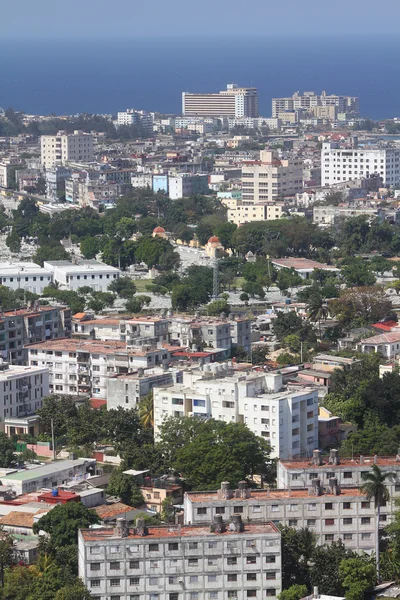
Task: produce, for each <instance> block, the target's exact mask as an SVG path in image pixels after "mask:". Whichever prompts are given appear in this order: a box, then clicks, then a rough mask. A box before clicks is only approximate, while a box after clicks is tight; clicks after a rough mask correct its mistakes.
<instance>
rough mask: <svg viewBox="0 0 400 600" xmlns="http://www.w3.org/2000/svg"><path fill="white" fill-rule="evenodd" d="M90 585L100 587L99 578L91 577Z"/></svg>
mask: <svg viewBox="0 0 400 600" xmlns="http://www.w3.org/2000/svg"><path fill="white" fill-rule="evenodd" d="M90 587H100V579H92V580H91V582H90Z"/></svg>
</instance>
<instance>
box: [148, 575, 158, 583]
mask: <svg viewBox="0 0 400 600" xmlns="http://www.w3.org/2000/svg"><path fill="white" fill-rule="evenodd" d="M149 584H150V585H158V577H149Z"/></svg>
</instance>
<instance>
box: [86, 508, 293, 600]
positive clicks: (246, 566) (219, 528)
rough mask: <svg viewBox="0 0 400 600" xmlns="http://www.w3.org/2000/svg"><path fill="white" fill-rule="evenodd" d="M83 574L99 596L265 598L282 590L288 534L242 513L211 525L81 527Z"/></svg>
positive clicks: (125, 599)
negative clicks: (283, 544)
mask: <svg viewBox="0 0 400 600" xmlns="http://www.w3.org/2000/svg"><path fill="white" fill-rule="evenodd" d="M78 555H79V558H78V564H79V576H80V577H81V578H82V580H83V582H84V583H85V585H86V586H87V587H88V589H89V590H90V591H91V593H92V594H93V598H94V600H110V599H111V600H117V599H119V600H131V599H132V598H135V600H185V599H187V600H227V599H228V598H229V599H237V600H247V598H254V599H258V600H263V599H264V598H266V597H269V598H277V597H278V595H279V594H280V591H281V579H282V575H281V539H280V533H279V530H278V529H277V528H276V527H275V525H273V524H272V523H266V524H259V525H258V524H257V525H256V524H253V523H246V524H244V523H243V522H242V520H241V516H240V515H235V517H234V518H233V519H232V520H231V521H230V522H227V523H225V522H224V521H223V520H222V519H221V518H220V516H218V517H217V518H216V519H215V522H214V523H212V524H211V526H210V525H209V524H208V526H198V527H196V526H188V525H185V526H178V527H172V528H171V527H149V528H147V527H146V526H145V525H144V521H143V520H142V519H138V520H137V521H136V527H134V528H133V529H130V528H128V526H127V524H126V521H125V520H124V519H119V520H118V521H117V526H116V527H115V528H114V529H107V528H102V529H87V530H81V531H80V532H79V541H78Z"/></svg>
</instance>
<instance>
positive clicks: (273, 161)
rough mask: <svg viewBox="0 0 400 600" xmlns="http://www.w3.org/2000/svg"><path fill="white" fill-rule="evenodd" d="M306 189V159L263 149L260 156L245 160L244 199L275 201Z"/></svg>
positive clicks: (243, 168) (255, 201) (243, 173)
mask: <svg viewBox="0 0 400 600" xmlns="http://www.w3.org/2000/svg"><path fill="white" fill-rule="evenodd" d="M302 190H303V163H302V161H301V160H299V159H297V158H296V159H295V158H292V159H283V158H282V159H280V158H279V155H278V154H277V152H275V151H274V152H272V151H269V150H261V152H260V160H258V161H245V162H243V163H242V199H243V200H248V201H251V202H253V203H255V204H258V203H260V202H266V201H267V202H273V201H275V200H278V199H280V198H284V197H285V196H293V195H295V194H297V193H300V192H301V191H302Z"/></svg>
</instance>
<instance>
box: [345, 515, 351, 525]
mask: <svg viewBox="0 0 400 600" xmlns="http://www.w3.org/2000/svg"><path fill="white" fill-rule="evenodd" d="M352 523H353V519H350V518H347V517H346V519H343V525H351V524H352Z"/></svg>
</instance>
